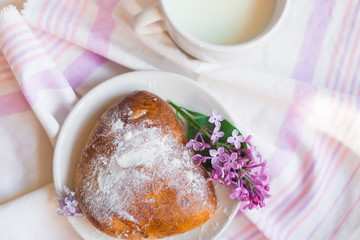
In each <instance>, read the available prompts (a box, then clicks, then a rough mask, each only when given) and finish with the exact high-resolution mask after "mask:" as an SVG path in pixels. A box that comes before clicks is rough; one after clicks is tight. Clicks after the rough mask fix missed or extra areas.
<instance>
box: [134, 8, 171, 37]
mask: <svg viewBox="0 0 360 240" xmlns="http://www.w3.org/2000/svg"><path fill="white" fill-rule="evenodd" d="M131 27H132V29H133V30H134V31H135V32H136V33H139V34H152V33H158V32H164V31H165V28H164V26H163V15H162V13H161V10H160V5H159V3H157V4H155V5H153V6H151V7H149V8H147V9H144V10H143V11H141V12H140V13H138V14H136V15H135V16H134V17H133V18H132V20H131Z"/></svg>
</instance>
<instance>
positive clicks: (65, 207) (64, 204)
mask: <svg viewBox="0 0 360 240" xmlns="http://www.w3.org/2000/svg"><path fill="white" fill-rule="evenodd" d="M64 192H65V194H66V195H65V197H58V198H57V199H58V201H59V208H58V212H57V213H58V215H60V216H66V217H82V216H83V215H82V214H81V210H80V208H79V203H78V201H77V200H76V199H75V192H71V191H70V189H69V188H68V187H67V186H64Z"/></svg>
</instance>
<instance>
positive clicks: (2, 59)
mask: <svg viewBox="0 0 360 240" xmlns="http://www.w3.org/2000/svg"><path fill="white" fill-rule="evenodd" d="M0 54H1V53H0ZM0 57H1V59H0V66H3V65H8V63H7V61H6V59H5V58H4V56H3V55H0Z"/></svg>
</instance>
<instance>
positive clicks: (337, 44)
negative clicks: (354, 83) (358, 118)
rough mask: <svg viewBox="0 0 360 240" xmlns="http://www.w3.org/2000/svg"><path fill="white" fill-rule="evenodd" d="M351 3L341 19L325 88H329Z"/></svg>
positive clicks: (351, 1)
mask: <svg viewBox="0 0 360 240" xmlns="http://www.w3.org/2000/svg"><path fill="white" fill-rule="evenodd" d="M352 3H353V0H350V1H349V3H348V5H347V8H346V12H345V17H344V18H343V22H342V24H341V28H340V34H339V35H338V36H339V37H338V39H337V42H336V45H335V51H334V53H333V56H332V58H331V63H330V68H329V71H328V74H327V77H326V81H325V86H326V87H329V85H330V79H331V76H332V71H333V70H334V69H335V63H336V59H337V55H338V54H339V50H340V45H341V44H340V43H341V40H342V39H343V35H344V32H345V29H346V24H347V21H348V18H349V15H350V10H351V5H352Z"/></svg>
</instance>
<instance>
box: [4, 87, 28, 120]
mask: <svg viewBox="0 0 360 240" xmlns="http://www.w3.org/2000/svg"><path fill="white" fill-rule="evenodd" d="M30 109H31V108H30V106H29V104H28V102H27V101H26V99H25V97H24V95H23V94H22V92H21V91H19V92H15V93H10V94H7V95H3V96H0V118H3V117H6V116H9V115H12V114H15V113H19V112H24V111H27V110H30Z"/></svg>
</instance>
